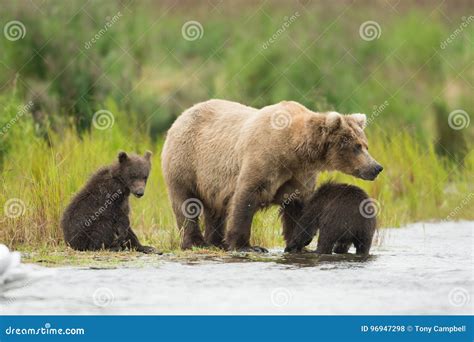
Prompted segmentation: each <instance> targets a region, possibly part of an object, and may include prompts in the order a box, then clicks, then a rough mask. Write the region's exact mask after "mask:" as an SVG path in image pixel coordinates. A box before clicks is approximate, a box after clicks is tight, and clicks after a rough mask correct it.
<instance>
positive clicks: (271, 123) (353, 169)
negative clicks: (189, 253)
mask: <svg viewBox="0 0 474 342" xmlns="http://www.w3.org/2000/svg"><path fill="white" fill-rule="evenodd" d="M365 123H366V117H365V115H363V114H352V115H341V114H339V113H335V112H329V113H316V112H313V111H310V110H309V109H307V108H306V107H304V106H303V105H301V104H299V103H297V102H292V101H283V102H280V103H277V104H275V105H271V106H267V107H264V108H262V109H256V108H252V107H248V106H245V105H242V104H240V103H236V102H230V101H225V100H209V101H206V102H202V103H199V104H197V105H194V106H193V107H191V108H189V109H188V110H186V111H185V112H184V113H183V114H181V115H180V116H179V117H178V118H177V119H176V121H175V122H174V124H173V125H172V126H171V128H170V129H169V131H168V135H167V137H166V141H165V144H164V147H163V154H162V167H163V172H164V176H165V181H166V183H167V186H168V191H169V196H170V199H171V202H172V207H173V211H174V214H175V216H176V221H177V224H178V227H179V228H180V229H182V231H183V239H182V244H181V247H182V248H183V249H186V248H191V247H192V246H204V245H206V243H207V244H212V245H215V246H219V247H225V248H229V249H236V250H243V251H265V249H264V248H261V247H257V246H251V245H250V228H251V224H252V218H253V216H254V214H255V212H256V211H257V210H259V209H260V208H264V207H266V206H269V205H272V204H279V205H281V204H282V203H284V201H285V199H286V198H288V195H289V194H293V195H294V194H297V196H293V198H294V199H293V200H292V201H291V202H290V203H289V204H286V205H285V206H284V207H283V209H282V221H283V233H284V236H285V239H286V241H287V242H288V241H290V240H291V237H292V236H293V234H299V233H300V231H301V230H302V229H304V227H299V226H298V225H297V224H296V221H297V219H298V218H299V215H300V212H301V207H302V203H304V201H305V200H306V199H307V198H309V196H310V195H311V194H312V193H313V191H314V186H315V180H316V175H317V173H318V172H319V171H323V170H338V171H342V172H344V173H347V174H351V175H354V176H356V177H359V178H362V179H367V180H373V179H375V178H376V177H377V175H378V174H379V172H380V171H382V167H381V166H380V165H379V164H378V163H377V162H376V161H375V160H374V159H373V158H372V157H371V156H370V155H369V153H368V151H367V139H366V137H365V135H364V132H363V129H364V126H365ZM201 211H203V214H204V223H205V239H204V238H203V236H202V234H201V231H200V229H199V222H198V219H199V214H200V213H201ZM287 247H288V246H287ZM290 249H291V248H290Z"/></svg>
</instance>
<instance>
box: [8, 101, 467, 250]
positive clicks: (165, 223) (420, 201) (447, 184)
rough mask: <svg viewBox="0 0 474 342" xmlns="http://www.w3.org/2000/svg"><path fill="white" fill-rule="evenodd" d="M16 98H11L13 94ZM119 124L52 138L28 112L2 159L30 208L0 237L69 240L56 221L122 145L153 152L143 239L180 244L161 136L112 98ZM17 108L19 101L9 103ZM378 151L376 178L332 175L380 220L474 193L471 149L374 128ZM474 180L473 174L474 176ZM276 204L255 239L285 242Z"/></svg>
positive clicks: (26, 241) (257, 226)
mask: <svg viewBox="0 0 474 342" xmlns="http://www.w3.org/2000/svg"><path fill="white" fill-rule="evenodd" d="M8 101H10V100H8ZM107 105H108V108H110V110H111V111H112V112H113V113H114V115H115V124H114V126H113V127H112V128H110V129H107V130H97V129H92V130H91V131H90V132H86V133H84V134H83V135H82V136H81V137H79V136H78V135H77V134H76V132H75V130H74V129H68V130H65V131H63V132H61V134H58V133H55V132H52V131H51V132H50V134H49V135H48V136H49V139H48V140H45V139H43V138H42V137H36V138H33V137H34V135H32V134H31V132H30V130H31V129H32V128H31V127H30V126H31V125H32V122H31V121H30V120H28V119H26V118H25V119H24V120H21V121H19V122H18V123H17V124H15V125H14V126H13V127H12V128H11V131H10V132H9V134H11V136H16V139H17V140H15V141H13V142H12V146H14V148H12V149H10V150H9V152H8V154H7V156H6V159H5V160H6V162H5V164H4V168H3V172H2V177H1V181H0V187H1V190H2V191H1V193H0V204H1V205H2V206H4V205H5V203H6V202H7V200H9V199H11V198H18V199H20V200H21V201H22V202H23V203H24V208H25V210H24V213H23V215H21V216H19V217H17V218H8V217H7V216H4V217H3V219H2V229H1V231H0V241H5V242H6V243H7V244H8V245H10V246H14V247H15V246H38V247H41V246H54V247H58V246H64V244H63V242H62V232H61V231H60V228H59V225H58V222H59V219H60V216H61V213H62V211H63V210H64V208H65V207H66V205H67V204H68V202H69V201H70V199H71V196H72V195H73V194H74V193H75V192H76V191H78V190H79V189H80V188H81V187H82V186H83V185H84V183H85V182H86V180H87V179H88V177H89V175H90V174H91V173H93V172H94V171H95V170H96V169H97V168H99V167H100V166H102V165H104V164H105V163H111V162H113V161H114V160H115V158H116V155H117V152H118V151H119V150H121V149H123V150H126V151H136V152H139V153H142V152H143V151H145V150H147V149H150V150H152V151H153V152H154V155H153V159H152V165H153V167H152V171H151V175H150V180H149V183H148V185H147V190H146V195H145V197H143V198H142V199H135V198H131V207H132V227H133V228H134V229H136V231H137V233H138V236H139V237H140V239H141V240H142V241H143V242H144V243H146V244H151V245H154V246H156V247H158V248H160V249H162V250H165V251H172V250H176V249H177V248H178V247H179V240H180V235H179V232H178V230H177V229H176V227H175V222H174V218H173V214H172V211H171V208H170V203H169V201H168V197H167V192H166V187H165V184H164V181H163V177H162V173H161V165H160V154H161V147H162V139H158V141H157V142H153V141H152V140H151V139H150V138H149V137H148V136H147V135H146V134H141V133H139V132H138V131H136V130H135V129H134V128H133V127H131V126H130V123H129V121H128V118H127V115H126V113H124V112H121V111H120V110H119V109H118V108H117V107H116V106H115V104H114V103H113V102H108V103H107ZM8 107H10V108H13V107H14V106H12V105H9V106H8ZM367 130H368V131H367V134H368V138H369V142H370V148H371V153H372V155H373V156H374V157H375V158H376V159H377V160H378V161H379V162H380V163H381V164H382V165H384V166H385V170H384V172H383V173H382V174H381V175H380V176H379V178H377V180H376V181H375V182H365V181H362V180H357V179H355V178H353V177H350V176H345V175H342V174H338V173H332V174H322V175H321V177H320V182H321V181H324V180H326V179H328V178H332V179H334V180H337V181H345V182H350V183H353V184H357V185H359V186H361V187H363V188H364V189H365V190H366V191H367V192H368V193H369V194H370V196H372V197H373V198H375V199H377V200H378V201H379V203H380V208H381V210H380V216H379V217H380V225H381V226H382V227H393V226H399V225H402V224H405V223H407V222H413V221H420V220H431V219H444V218H446V217H447V216H448V215H449V213H450V212H451V211H453V210H454V209H455V208H456V207H457V206H459V205H460V204H461V202H462V200H463V198H464V197H465V196H466V195H467V194H468V193H469V184H470V183H469V182H470V179H469V175H472V174H473V171H474V158H473V153H471V154H470V155H469V156H468V157H467V158H466V160H465V162H464V165H463V166H460V165H458V164H456V163H455V162H452V161H449V160H448V159H442V158H440V157H438V156H437V155H436V153H435V151H434V148H433V146H432V145H431V144H424V145H422V144H420V143H418V142H417V141H416V140H415V139H414V138H413V137H411V136H410V135H409V134H407V133H403V132H401V133H397V134H394V135H393V136H390V135H388V134H386V133H384V132H382V131H379V130H378V129H377V128H376V127H373V128H372V127H370V126H369V127H368V128H367ZM471 180H472V179H471ZM473 208H474V203H473V202H468V203H467V205H464V206H463V207H462V208H461V210H459V211H457V212H456V215H455V216H454V217H452V219H473V218H474V214H473V213H474V210H473ZM280 226H281V225H280V223H279V220H278V214H277V208H271V209H269V210H266V211H263V212H260V213H258V214H257V215H256V217H255V220H254V224H253V234H252V240H253V243H255V244H259V245H264V246H268V247H272V246H282V245H283V240H282V237H281V231H280V230H281V228H280Z"/></svg>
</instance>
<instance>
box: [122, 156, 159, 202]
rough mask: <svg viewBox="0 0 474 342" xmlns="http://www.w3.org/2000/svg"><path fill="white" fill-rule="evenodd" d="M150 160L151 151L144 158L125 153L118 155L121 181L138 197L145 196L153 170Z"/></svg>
mask: <svg viewBox="0 0 474 342" xmlns="http://www.w3.org/2000/svg"><path fill="white" fill-rule="evenodd" d="M150 159H151V152H150V151H147V152H145V155H144V156H143V157H142V156H138V155H136V154H127V153H125V152H120V153H119V154H118V161H119V163H118V174H119V176H120V179H121V180H122V181H123V182H124V183H125V186H126V187H127V188H128V189H129V190H130V192H131V193H132V194H133V195H135V196H136V197H142V196H143V195H144V194H145V186H146V182H147V179H148V175H149V173H150V169H151V162H150Z"/></svg>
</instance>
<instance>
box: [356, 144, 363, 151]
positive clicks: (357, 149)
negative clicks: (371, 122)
mask: <svg viewBox="0 0 474 342" xmlns="http://www.w3.org/2000/svg"><path fill="white" fill-rule="evenodd" d="M354 152H355V153H360V152H362V145H361V144H356V145H355V147H354Z"/></svg>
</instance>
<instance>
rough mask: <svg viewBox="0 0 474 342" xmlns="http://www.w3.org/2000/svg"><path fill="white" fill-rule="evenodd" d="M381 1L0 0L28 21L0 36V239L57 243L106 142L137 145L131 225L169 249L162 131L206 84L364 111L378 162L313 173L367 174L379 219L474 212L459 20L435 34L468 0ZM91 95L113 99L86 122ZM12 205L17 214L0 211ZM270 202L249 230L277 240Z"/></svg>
mask: <svg viewBox="0 0 474 342" xmlns="http://www.w3.org/2000/svg"><path fill="white" fill-rule="evenodd" d="M2 2H3V1H2ZM209 6H210V7H209ZM291 6H293V7H291ZM383 6H385V5H382V4H380V3H377V5H369V4H364V3H362V4H358V5H354V4H352V5H351V3H350V2H347V3H344V2H338V3H337V4H329V3H320V4H311V3H305V2H304V1H303V2H301V3H299V4H293V3H286V2H276V3H275V2H272V3H271V4H270V3H266V4H261V6H260V7H259V6H258V5H257V4H254V3H253V2H245V1H244V2H242V3H240V4H239V5H236V4H232V5H231V4H230V3H229V4H226V3H218V4H216V5H215V7H213V6H212V5H210V4H206V5H204V4H203V5H199V4H194V3H193V4H189V3H187V4H186V5H180V4H175V3H171V2H164V3H163V4H161V5H157V4H155V3H153V2H150V3H143V2H140V3H132V4H125V5H124V4H119V3H115V2H100V3H98V2H92V3H87V4H86V5H85V6H83V2H79V1H77V2H74V1H68V3H67V5H65V3H64V4H63V3H62V2H48V3H45V4H41V5H38V6H37V7H35V6H31V5H30V2H28V1H19V2H13V3H10V2H8V3H2V8H5V11H4V12H5V13H6V15H5V16H3V18H2V20H3V21H2V22H0V24H1V25H2V26H3V25H5V24H6V22H7V21H9V20H18V21H20V22H22V23H23V25H24V26H25V28H26V34H25V35H24V38H22V39H19V40H14V41H12V40H8V39H3V37H1V38H2V39H0V44H1V45H0V60H1V63H0V70H1V71H0V86H1V88H0V130H1V131H0V167H1V170H0V188H1V191H0V205H1V207H3V208H4V215H3V216H0V241H1V242H4V243H6V244H8V245H9V246H12V247H17V248H18V247H19V248H23V249H28V248H32V247H35V248H41V247H43V248H44V247H51V246H52V247H55V248H59V249H61V248H63V247H64V243H63V242H62V233H61V231H60V229H59V226H58V222H59V218H60V215H61V212H62V210H63V209H64V208H65V206H66V205H67V203H68V201H69V199H70V198H71V196H72V194H73V193H74V192H76V191H77V190H78V189H79V188H80V187H81V186H82V185H83V184H84V182H85V180H86V179H87V178H88V176H89V175H90V174H91V173H92V172H93V171H95V170H96V169H97V168H98V167H99V166H102V165H104V164H106V163H110V162H112V161H113V160H114V159H115V157H116V154H117V152H118V151H119V150H126V151H137V152H143V151H144V150H146V149H150V150H152V151H154V157H153V169H152V174H151V176H150V181H149V184H148V187H147V191H146V195H145V197H144V198H142V199H140V200H137V199H132V203H131V206H132V223H133V227H134V228H135V229H136V231H137V234H138V235H139V236H140V239H141V240H142V241H143V243H146V244H151V245H155V246H157V247H158V248H161V249H164V250H168V251H172V250H176V249H177V247H178V245H179V232H178V231H177V229H176V228H175V225H174V219H173V215H172V211H171V209H170V204H169V202H168V198H167V193H166V187H165V185H164V182H163V178H162V174H161V166H160V151H161V147H162V142H163V132H164V131H165V130H166V129H167V127H169V125H170V123H171V122H172V121H173V120H174V118H175V117H176V116H177V115H179V113H180V112H181V111H182V110H184V109H185V108H187V107H189V106H190V105H192V104H193V103H196V102H199V101H202V100H205V99H208V98H212V97H218V98H226V99H231V100H235V101H240V102H242V103H245V104H248V105H253V106H257V107H260V106H264V105H267V104H271V103H275V102H278V101H280V100H285V99H287V100H288V99H291V100H295V101H299V102H301V103H303V104H304V105H306V106H308V107H309V108H312V109H314V110H319V111H324V110H337V111H339V112H343V113H351V112H366V113H367V114H368V117H369V126H368V128H367V135H368V138H369V142H370V149H371V154H372V155H373V156H374V157H375V158H377V160H378V161H380V163H381V164H382V165H384V166H385V170H384V172H383V173H382V174H381V176H380V178H378V179H377V181H375V182H364V181H360V180H356V179H354V178H353V177H349V176H345V175H341V174H336V173H333V174H330V175H329V174H323V175H322V176H321V177H320V180H319V181H324V180H326V179H328V178H332V179H335V180H338V181H345V182H350V183H353V184H357V185H359V186H361V187H363V188H364V189H366V190H367V191H368V192H369V194H370V195H371V196H372V197H374V198H375V199H377V201H378V202H379V203H380V224H381V226H383V227H393V226H399V225H402V224H406V223H408V222H414V221H420V220H431V219H445V218H449V219H456V220H457V219H474V210H473V209H474V201H472V191H473V189H472V183H473V182H472V175H473V174H474V172H473V171H474V154H473V153H472V141H473V139H472V138H473V137H474V134H473V131H472V125H471V126H469V125H467V126H466V127H465V128H464V129H460V130H453V129H452V128H450V126H449V125H448V122H449V121H448V115H449V113H450V112H452V111H454V110H457V109H464V111H465V112H469V110H471V109H472V98H470V97H469V96H471V94H470V93H469V89H470V84H473V83H474V75H473V74H472V73H468V72H467V70H468V69H469V67H470V66H472V59H473V50H472V49H470V48H469V40H468V31H467V29H466V30H465V31H464V32H461V33H460V34H457V35H456V37H455V39H453V40H452V42H451V43H449V44H448V45H447V46H446V47H445V48H441V47H440V43H442V42H443V41H445V40H446V39H447V38H448V37H449V36H450V35H452V33H453V32H454V30H455V29H457V28H459V25H460V24H461V23H462V21H463V19H461V17H462V16H463V15H465V13H469V12H468V8H467V7H464V8H463V7H462V6H461V5H457V6H455V5H453V3H452V2H449V3H446V4H444V5H443V6H441V7H439V8H438V9H437V8H435V7H434V6H433V7H430V6H431V5H429V4H425V5H416V6H407V5H400V6H399V8H398V10H397V11H390V10H388V9H387V8H384V7H383ZM466 6H468V5H467V4H466ZM296 13H297V14H296ZM39 15H40V16H41V17H42V18H50V19H49V20H46V19H44V20H38V16H39ZM293 17H294V18H296V19H295V20H292V19H291V18H293ZM447 17H449V18H450V19H451V20H450V21H447V20H446V18H447ZM114 18H115V19H114ZM191 20H194V21H198V22H199V23H200V24H201V25H202V28H203V31H202V32H201V33H202V37H201V38H199V37H198V39H196V40H188V39H184V36H183V33H182V28H183V24H184V23H186V22H189V21H191ZM367 20H376V21H377V22H378V23H379V25H380V27H381V33H380V37H379V38H378V39H374V40H370V41H366V40H364V39H361V37H360V35H359V27H360V25H361V23H363V22H365V21H367ZM285 22H286V23H287V25H284V23H285ZM105 27H107V29H106V30H105ZM282 27H285V29H284V30H283V29H282ZM198 34H199V32H198ZM272 37H276V38H272ZM188 38H189V37H188ZM469 105H470V106H469ZM98 110H106V111H107V112H109V113H112V118H113V123H111V122H109V125H108V126H110V127H108V128H106V129H98V128H97V124H96V125H94V124H93V118H94V113H96V112H97V111H98ZM99 128H103V127H99ZM469 194H471V196H469ZM12 199H19V200H20V201H17V202H12ZM12 203H13V206H12ZM18 204H19V206H18ZM12 208H13V209H12ZM18 208H19V210H20V214H21V215H17V214H16V213H17V212H16V211H15V212H10V213H9V212H8V211H12V210H17V209H18ZM277 216H278V215H277V208H272V209H269V210H267V211H265V212H262V213H259V214H258V215H257V216H256V217H255V222H254V229H253V236H252V239H253V241H254V243H256V244H260V245H264V246H269V247H270V246H281V245H283V241H282V238H281V232H280V229H281V228H280V224H279V220H278V217H277Z"/></svg>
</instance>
